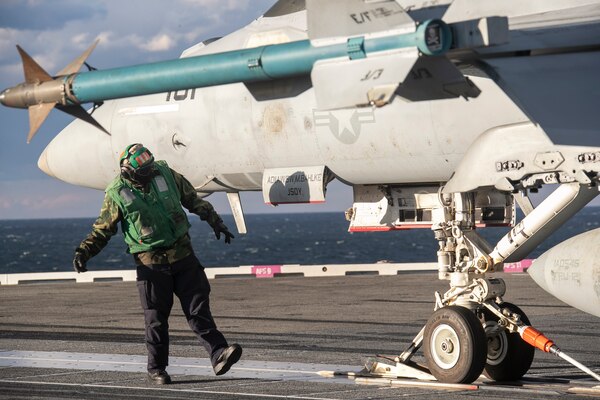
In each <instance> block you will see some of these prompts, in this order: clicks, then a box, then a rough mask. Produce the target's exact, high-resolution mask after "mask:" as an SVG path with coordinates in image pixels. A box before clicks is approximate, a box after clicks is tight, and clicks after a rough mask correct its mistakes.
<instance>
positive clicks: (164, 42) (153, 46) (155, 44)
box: [139, 33, 177, 51]
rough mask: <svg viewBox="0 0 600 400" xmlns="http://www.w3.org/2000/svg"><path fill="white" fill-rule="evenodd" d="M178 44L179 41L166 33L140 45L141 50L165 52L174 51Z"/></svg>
mask: <svg viewBox="0 0 600 400" xmlns="http://www.w3.org/2000/svg"><path fill="white" fill-rule="evenodd" d="M176 44H177V40H176V39H173V38H172V37H171V36H169V35H167V34H166V33H163V34H160V35H156V36H154V37H153V38H152V39H151V40H150V41H149V42H146V43H143V44H140V46H139V47H140V48H142V49H144V50H148V51H165V50H170V49H172V48H173V47H174V46H175V45H176Z"/></svg>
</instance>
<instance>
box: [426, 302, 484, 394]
mask: <svg viewBox="0 0 600 400" xmlns="http://www.w3.org/2000/svg"><path fill="white" fill-rule="evenodd" d="M423 338H424V340H423V342H424V345H423V351H424V353H425V357H426V359H427V365H428V366H429V370H430V371H431V374H432V375H433V376H434V377H435V378H436V379H437V380H438V381H440V382H445V383H471V382H473V381H474V380H475V379H477V378H478V377H479V375H481V372H482V371H483V367H484V366H485V362H486V359H487V339H486V337H485V331H484V330H483V326H482V325H481V322H480V321H479V319H478V318H477V317H476V316H475V314H474V313H473V312H471V311H470V310H468V309H466V308H464V307H459V306H448V307H443V308H440V309H439V310H437V311H436V312H434V313H433V314H432V315H431V317H430V318H429V321H427V325H425V333H424V336H423Z"/></svg>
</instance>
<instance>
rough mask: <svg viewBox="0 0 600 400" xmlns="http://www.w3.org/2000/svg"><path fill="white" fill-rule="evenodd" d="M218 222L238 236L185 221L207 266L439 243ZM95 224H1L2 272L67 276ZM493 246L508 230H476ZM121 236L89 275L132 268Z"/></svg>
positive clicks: (321, 225)
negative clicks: (228, 238)
mask: <svg viewBox="0 0 600 400" xmlns="http://www.w3.org/2000/svg"><path fill="white" fill-rule="evenodd" d="M223 219H224V221H225V223H226V224H227V226H228V227H229V228H230V230H231V231H232V232H233V233H234V235H235V236H236V237H235V239H234V240H233V241H232V243H231V245H225V243H224V242H223V239H222V238H221V241H217V240H216V239H215V236H214V233H213V232H212V229H211V228H210V227H209V226H208V224H206V223H205V222H203V221H200V219H199V218H197V217H195V216H193V215H192V216H190V222H191V223H192V228H191V231H190V235H191V237H192V241H193V245H194V249H195V251H196V254H197V255H198V258H199V259H200V261H201V262H202V264H203V265H204V266H205V267H207V268H210V267H232V266H239V265H280V264H303V265H311V264H361V263H375V262H377V261H382V260H386V261H390V262H399V263H401V262H429V261H435V259H436V251H437V242H436V241H435V240H434V238H433V233H432V232H431V230H429V229H416V230H411V231H394V232H371V233H367V232H361V233H349V232H348V222H347V221H346V220H345V218H344V213H304V214H285V215H282V214H263V215H258V214H251V215H247V216H246V225H247V227H248V234H246V235H238V234H236V231H235V223H234V221H233V219H232V217H231V216H229V215H224V216H223ZM93 222H94V218H78V219H47V220H2V221H0V244H1V247H0V249H1V251H0V273H3V274H4V273H26V272H52V271H71V270H72V259H73V254H74V251H75V248H76V247H77V246H78V244H79V243H80V242H81V240H82V239H84V238H85V237H86V235H87V234H88V233H89V231H90V228H91V226H92V224H93ZM599 226H600V207H587V208H585V209H583V210H582V211H580V212H579V213H578V214H577V215H575V216H574V217H573V218H571V219H570V220H569V221H568V222H567V223H566V224H565V225H564V226H563V227H561V228H560V229H559V230H558V231H557V232H555V233H554V234H553V235H552V236H551V237H550V238H549V239H548V240H546V241H545V242H544V243H543V244H542V245H540V246H539V247H538V248H537V249H536V250H535V251H533V252H532V254H530V255H529V258H535V257H537V256H539V255H540V254H542V253H543V252H544V251H546V250H548V249H549V248H551V247H552V246H554V245H556V244H558V243H560V242H562V241H564V240H566V239H568V238H570V237H572V236H574V235H577V234H579V233H582V232H584V231H588V230H591V229H595V228H598V227H599ZM479 232H480V233H481V234H482V236H484V237H485V238H486V239H487V240H488V241H490V242H491V243H496V242H497V240H498V239H499V238H500V237H502V236H503V235H504V234H505V233H506V232H507V228H486V229H481V230H480V231H479ZM125 250H126V246H125V244H124V242H123V238H122V235H121V233H118V234H117V235H116V236H114V237H113V238H112V240H111V241H110V242H109V244H108V246H107V247H106V248H105V249H104V251H103V252H102V253H100V254H99V255H98V256H96V257H95V258H93V259H92V260H90V261H89V263H88V268H89V269H91V270H118V269H132V268H133V263H132V259H131V256H130V255H129V254H127V253H126V252H125Z"/></svg>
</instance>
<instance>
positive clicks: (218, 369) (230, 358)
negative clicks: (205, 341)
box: [213, 344, 242, 375]
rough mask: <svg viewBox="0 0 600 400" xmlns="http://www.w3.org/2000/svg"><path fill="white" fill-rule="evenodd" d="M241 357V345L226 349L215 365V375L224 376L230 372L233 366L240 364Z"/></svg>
mask: <svg viewBox="0 0 600 400" xmlns="http://www.w3.org/2000/svg"><path fill="white" fill-rule="evenodd" d="M241 356H242V347H241V346H240V345H239V344H232V345H231V346H229V347H225V349H223V352H222V353H221V354H220V355H219V357H218V358H217V361H216V362H215V365H213V370H214V371H215V375H223V374H224V373H226V372H227V371H229V369H230V368H231V366H232V365H233V364H235V363H236V362H238V360H239V359H240V357H241Z"/></svg>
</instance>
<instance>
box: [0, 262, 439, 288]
mask: <svg viewBox="0 0 600 400" xmlns="http://www.w3.org/2000/svg"><path fill="white" fill-rule="evenodd" d="M257 268H275V269H276V270H277V272H276V274H294V275H296V274H297V275H302V276H304V277H324V276H344V275H348V274H360V273H365V274H369V273H371V274H378V275H397V274H398V273H399V272H411V271H435V270H437V268H438V267H437V263H381V264H332V265H325V264H321V265H299V264H289V265H276V266H254V265H242V266H239V267H223V268H206V270H205V271H206V275H207V276H208V279H215V278H218V277H227V276H248V277H254V276H256V277H261V278H263V277H264V278H267V277H272V276H266V275H261V274H260V273H259V272H256V269H257ZM135 277H136V273H135V270H113V271H88V272H86V273H82V274H78V273H77V272H75V271H73V272H40V273H27V274H0V285H18V284H23V283H37V282H43V283H45V282H48V283H50V282H52V281H65V280H66V281H75V282H77V283H92V282H96V281H102V280H122V281H124V282H130V281H135Z"/></svg>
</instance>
